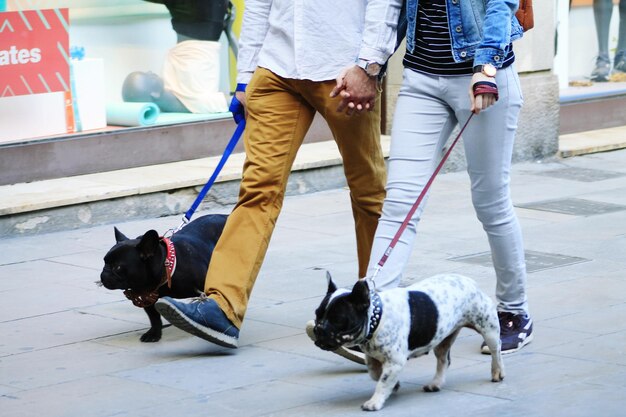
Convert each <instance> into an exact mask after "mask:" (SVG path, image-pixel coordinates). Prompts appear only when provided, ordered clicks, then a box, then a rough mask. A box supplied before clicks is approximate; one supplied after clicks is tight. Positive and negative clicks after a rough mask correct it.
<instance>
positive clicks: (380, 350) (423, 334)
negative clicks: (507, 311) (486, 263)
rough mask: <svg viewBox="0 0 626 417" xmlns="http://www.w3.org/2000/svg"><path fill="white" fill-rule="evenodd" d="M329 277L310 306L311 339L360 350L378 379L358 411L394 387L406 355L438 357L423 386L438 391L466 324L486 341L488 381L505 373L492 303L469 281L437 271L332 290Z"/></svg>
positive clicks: (376, 405) (374, 405) (379, 403)
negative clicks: (404, 280) (380, 285)
mask: <svg viewBox="0 0 626 417" xmlns="http://www.w3.org/2000/svg"><path fill="white" fill-rule="evenodd" d="M327 278H328V292H327V294H326V296H325V297H324V299H323V300H322V303H321V304H320V306H319V307H318V308H317V310H316V311H315V316H316V318H315V327H314V329H313V331H314V334H315V338H316V341H315V344H316V345H317V346H318V347H319V348H321V349H324V350H329V351H334V350H336V349H338V348H339V347H342V346H343V347H353V346H358V347H359V348H360V349H361V350H362V351H363V353H364V354H365V357H366V362H367V367H368V371H369V375H370V376H371V377H372V379H373V380H375V381H378V382H377V384H376V390H375V391H374V395H373V396H372V397H371V398H370V399H369V400H368V401H366V402H365V403H364V404H363V405H362V406H361V408H362V409H363V410H366V411H376V410H380V409H381V408H382V407H383V405H384V404H385V401H386V400H387V398H388V397H389V395H391V393H392V392H395V391H396V390H397V389H398V388H399V386H400V384H399V382H398V377H399V374H400V371H401V370H402V368H403V367H404V365H405V364H406V362H407V360H408V359H410V358H415V357H418V356H421V355H424V354H426V353H428V352H429V351H430V350H433V351H434V352H435V356H436V357H437V372H436V373H435V377H434V379H433V380H432V381H431V382H430V384H428V385H425V386H424V391H427V392H435V391H439V390H440V389H441V387H442V385H443V383H444V381H445V372H446V369H447V368H448V366H449V365H450V347H451V346H452V344H453V343H454V340H455V339H456V337H457V335H458V334H459V332H460V330H461V328H463V327H469V328H472V329H474V330H476V331H477V332H478V333H480V334H481V335H482V337H483V338H484V340H485V343H486V344H487V346H489V349H490V350H491V352H492V354H491V380H492V381H493V382H499V381H502V379H504V365H503V363H502V355H501V353H500V345H501V343H500V323H499V322H498V316H497V312H496V308H495V306H494V304H493V303H492V301H491V299H490V298H489V297H488V296H487V295H486V294H485V293H484V292H482V291H481V290H479V289H478V287H477V285H476V283H475V282H474V281H473V280H472V279H470V278H467V277H465V276H462V275H457V274H447V275H436V276H433V277H431V278H427V279H425V280H423V281H421V282H418V283H416V284H413V285H411V286H410V287H406V288H395V289H392V290H387V291H382V292H374V291H370V288H369V285H368V283H367V280H365V279H363V280H359V281H358V282H357V283H356V284H355V285H354V287H353V289H352V291H349V290H347V289H337V287H336V286H335V284H334V283H333V281H332V278H331V276H330V274H329V273H327Z"/></svg>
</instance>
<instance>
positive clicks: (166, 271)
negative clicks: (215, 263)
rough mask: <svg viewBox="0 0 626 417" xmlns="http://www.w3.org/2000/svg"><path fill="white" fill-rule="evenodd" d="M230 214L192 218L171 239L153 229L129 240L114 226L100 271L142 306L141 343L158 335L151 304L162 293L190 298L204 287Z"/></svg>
mask: <svg viewBox="0 0 626 417" xmlns="http://www.w3.org/2000/svg"><path fill="white" fill-rule="evenodd" d="M227 217H228V216H226V215H223V214H210V215H206V216H202V217H199V218H198V219H196V220H194V221H192V222H190V223H189V224H187V225H186V226H185V227H183V228H182V229H181V230H180V231H178V232H176V233H174V235H173V236H172V237H171V239H166V238H161V237H159V235H158V233H157V232H156V231H155V230H149V231H147V232H146V233H145V234H144V235H143V236H139V237H137V238H136V239H129V238H127V237H126V236H124V234H122V233H121V232H120V231H119V230H117V228H115V240H116V241H117V243H116V244H115V245H114V246H113V247H112V248H111V249H110V250H109V251H108V253H107V254H106V255H105V256H104V268H103V269H102V273H101V274H100V281H101V283H102V285H103V286H104V287H105V288H107V289H109V290H124V294H125V295H126V297H127V298H129V299H130V300H131V301H133V304H135V305H136V306H137V307H143V308H144V310H145V312H146V314H148V318H149V319H150V329H149V330H148V331H147V332H146V333H144V334H143V335H142V336H141V341H142V342H157V341H159V340H160V339H161V329H162V327H163V323H162V322H161V315H160V314H159V313H158V312H157V310H156V308H155V307H154V303H155V302H156V300H158V299H159V298H160V297H162V296H170V297H173V298H189V297H194V296H197V295H198V294H200V293H202V292H203V291H204V278H205V275H206V272H207V269H208V267H209V262H210V261H211V255H212V254H213V249H215V245H216V244H217V241H218V239H219V237H220V235H221V234H222V231H223V230H224V224H225V223H226V218H227Z"/></svg>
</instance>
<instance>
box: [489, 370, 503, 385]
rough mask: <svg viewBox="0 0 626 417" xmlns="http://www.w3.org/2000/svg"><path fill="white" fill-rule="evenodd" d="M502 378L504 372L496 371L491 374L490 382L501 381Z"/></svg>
mask: <svg viewBox="0 0 626 417" xmlns="http://www.w3.org/2000/svg"><path fill="white" fill-rule="evenodd" d="M502 380H504V372H502V371H496V372H493V373H492V374H491V382H502Z"/></svg>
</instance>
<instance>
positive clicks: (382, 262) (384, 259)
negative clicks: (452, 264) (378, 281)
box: [371, 112, 474, 281]
mask: <svg viewBox="0 0 626 417" xmlns="http://www.w3.org/2000/svg"><path fill="white" fill-rule="evenodd" d="M472 116H474V113H473V112H472V113H470V117H469V118H468V119H467V121H466V122H465V124H464V125H463V127H462V128H461V131H460V132H459V134H458V135H457V136H456V138H455V139H454V141H453V142H452V145H450V148H448V151H447V152H446V153H445V154H444V155H443V157H442V158H441V161H440V162H439V165H437V168H436V169H435V172H433V174H432V175H431V176H430V178H429V179H428V182H427V183H426V185H425V186H424V189H423V190H422V192H421V193H420V195H419V196H418V197H417V200H415V203H413V207H411V210H409V213H408V214H407V215H406V217H405V219H404V221H403V222H402V225H401V226H400V228H399V229H398V231H397V232H396V235H395V236H394V237H393V239H392V240H391V243H390V244H389V246H388V247H387V250H386V251H385V253H384V254H383V256H382V258H380V261H378V265H376V269H375V270H374V275H372V278H371V280H372V281H373V280H374V277H376V275H377V274H378V271H380V270H381V268H382V267H383V265H385V262H387V259H388V258H389V255H391V251H392V250H393V248H394V247H395V246H396V243H398V241H399V240H400V236H402V233H403V232H404V230H405V229H406V227H407V226H408V225H409V222H410V221H411V218H412V217H413V214H415V211H416V210H417V208H418V207H419V205H420V203H421V202H422V200H423V199H424V196H425V195H426V193H427V192H428V189H429V188H430V186H431V185H432V183H433V181H435V177H436V176H437V174H439V171H441V168H442V167H443V164H445V162H446V160H447V159H448V157H449V156H450V153H451V152H452V149H454V146H455V145H456V143H457V142H458V141H459V139H460V138H461V135H462V134H463V132H464V131H465V128H466V127H467V124H468V123H469V121H470V120H472Z"/></svg>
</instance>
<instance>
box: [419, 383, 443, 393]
mask: <svg viewBox="0 0 626 417" xmlns="http://www.w3.org/2000/svg"><path fill="white" fill-rule="evenodd" d="M423 388H424V391H426V392H439V391H441V387H440V386H439V385H437V384H428V385H424V387H423Z"/></svg>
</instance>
